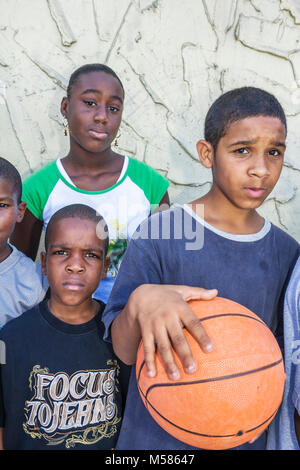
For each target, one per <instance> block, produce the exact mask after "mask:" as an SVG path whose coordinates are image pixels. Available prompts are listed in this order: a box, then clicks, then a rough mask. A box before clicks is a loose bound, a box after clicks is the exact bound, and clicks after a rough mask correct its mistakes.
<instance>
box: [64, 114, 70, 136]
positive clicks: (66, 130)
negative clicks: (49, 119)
mask: <svg viewBox="0 0 300 470" xmlns="http://www.w3.org/2000/svg"><path fill="white" fill-rule="evenodd" d="M63 128H64V131H63V132H64V136H65V137H66V136H67V135H68V128H69V125H68V121H67V119H66V118H65V117H64V118H63Z"/></svg>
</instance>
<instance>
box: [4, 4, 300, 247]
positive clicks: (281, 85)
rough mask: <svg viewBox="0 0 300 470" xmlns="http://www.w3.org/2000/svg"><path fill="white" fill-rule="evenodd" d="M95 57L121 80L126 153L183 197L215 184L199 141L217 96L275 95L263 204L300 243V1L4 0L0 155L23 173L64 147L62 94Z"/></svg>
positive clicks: (123, 148)
mask: <svg viewBox="0 0 300 470" xmlns="http://www.w3.org/2000/svg"><path fill="white" fill-rule="evenodd" d="M74 5H76V7H74ZM88 62H103V63H106V64H108V65H109V66H111V67H112V68H113V69H114V70H115V71H116V72H117V73H118V74H119V75H120V78H121V80H122V81H123V84H124V87H125V90H126V100H125V110H124V114H123V122H122V126H121V137H120V139H119V149H120V151H121V152H123V153H127V154H129V155H134V156H136V158H138V159H139V160H143V161H145V162H147V163H148V164H150V165H152V166H153V167H154V168H156V169H157V170H158V171H160V172H161V173H162V174H164V175H166V176H167V177H168V178H169V180H170V181H171V188H170V195H171V199H172V201H174V202H179V203H182V202H186V201H189V200H191V199H195V198H196V197H199V196H200V195H202V194H204V193H205V192H206V191H207V190H208V189H209V187H210V181H211V175H210V171H208V170H206V169H204V168H203V167H202V166H201V165H200V163H199V162H198V158H197V153H196V147H195V144H196V142H197V140H198V139H199V138H202V137H203V121H204V117H205V114H206V112H207V110H208V107H209V106H210V105H211V103H212V102H213V101H214V100H215V99H216V98H217V97H218V96H219V95H220V94H221V93H223V92H225V91H228V90H229V89H232V88H235V87H238V86H244V85H254V86H258V87H261V88H264V89H265V90H267V91H270V92H271V93H273V94H275V95H276V96H277V97H278V99H279V101H280V102H281V104H282V105H283V107H284V109H285V112H286V114H287V118H288V140H287V143H288V147H287V152H286V160H285V165H284V169H283V172H282V176H281V178H280V181H279V183H278V184H277V186H276V187H275V189H274V191H273V192H272V194H271V195H270V197H269V198H268V200H267V201H265V203H264V204H263V206H262V208H261V213H262V214H263V215H264V216H266V217H268V218H269V219H270V220H271V221H272V222H274V223H275V224H277V225H279V226H280V227H281V228H283V229H284V230H287V231H288V232H289V233H290V234H291V235H292V236H294V237H295V238H297V239H298V240H299V241H300V224H299V215H300V156H299V153H300V132H299V129H300V2H299V0H155V1H150V0H109V1H108V0H63V1H62V0H26V1H24V0H0V125H1V132H0V155H1V156H3V157H5V158H7V159H9V160H10V161H11V162H12V163H14V164H15V165H16V166H17V167H18V169H19V170H20V172H21V174H22V176H23V177H24V178H25V177H26V176H28V175H29V174H30V173H31V172H33V171H35V170H37V169H38V168H40V167H41V166H42V165H44V164H45V163H46V162H48V161H50V160H52V159H54V158H57V157H58V156H63V155H64V154H65V152H66V150H67V139H66V138H65V137H64V136H63V132H62V119H61V115H60V111H59V108H60V101H61V98H62V97H63V96H64V94H65V89H66V84H67V80H68V77H69V75H70V73H71V72H72V71H73V70H74V69H75V68H77V67H78V66H80V65H82V64H83V63H88Z"/></svg>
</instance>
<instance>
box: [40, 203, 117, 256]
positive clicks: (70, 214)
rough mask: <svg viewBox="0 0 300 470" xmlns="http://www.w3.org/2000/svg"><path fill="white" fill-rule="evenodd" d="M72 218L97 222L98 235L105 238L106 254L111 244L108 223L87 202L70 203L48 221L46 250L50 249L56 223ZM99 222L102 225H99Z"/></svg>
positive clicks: (102, 238)
mask: <svg viewBox="0 0 300 470" xmlns="http://www.w3.org/2000/svg"><path fill="white" fill-rule="evenodd" d="M70 218H79V219H82V220H91V221H92V222H95V225H97V235H98V236H99V238H100V239H101V240H103V247H104V253H105V256H106V254H107V251H108V245H109V235H108V227H107V224H106V222H105V220H104V218H103V217H102V215H100V214H98V213H97V211H96V210H95V209H92V208H91V207H90V206H86V205H85V204H70V205H69V206H65V207H63V208H62V209H59V210H58V211H57V212H55V213H54V214H53V215H52V217H51V218H50V220H49V222H48V225H47V229H46V234H45V249H46V251H47V250H48V246H49V241H50V238H51V234H52V231H53V227H54V226H55V224H56V223H57V222H58V221H60V220H63V219H70ZM99 223H100V224H101V225H98V224H99ZM100 232H101V233H100ZM100 235H101V236H100Z"/></svg>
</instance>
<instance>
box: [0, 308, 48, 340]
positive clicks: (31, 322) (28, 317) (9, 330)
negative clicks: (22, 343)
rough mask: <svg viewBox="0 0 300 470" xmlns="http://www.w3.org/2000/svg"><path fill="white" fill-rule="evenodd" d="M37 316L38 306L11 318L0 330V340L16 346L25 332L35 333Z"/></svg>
mask: <svg viewBox="0 0 300 470" xmlns="http://www.w3.org/2000/svg"><path fill="white" fill-rule="evenodd" d="M38 314H39V304H38V305H35V306H34V307H32V308H31V309H29V310H26V312H24V313H22V314H21V315H20V316H18V317H17V318H13V319H12V320H10V321H9V322H8V323H6V325H4V326H3V328H1V330H0V338H1V340H3V341H7V342H8V341H10V339H12V343H13V344H16V343H17V339H18V338H19V337H25V335H26V332H27V331H29V332H33V331H36V329H35V327H36V326H37V324H38V322H37V315H38ZM18 346H19V344H18Z"/></svg>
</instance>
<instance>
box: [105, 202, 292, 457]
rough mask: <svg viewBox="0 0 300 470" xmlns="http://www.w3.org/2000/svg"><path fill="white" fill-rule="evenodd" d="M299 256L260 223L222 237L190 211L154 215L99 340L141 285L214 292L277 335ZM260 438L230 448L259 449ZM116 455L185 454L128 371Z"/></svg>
mask: <svg viewBox="0 0 300 470" xmlns="http://www.w3.org/2000/svg"><path fill="white" fill-rule="evenodd" d="M298 256H299V244H298V243H297V241H296V240H294V239H293V238H292V237H290V236H289V235H288V234H287V233H285V232H283V231H282V230H280V229H279V228H278V227H275V226H274V225H272V224H271V223H270V222H268V221H265V224H264V226H263V228H262V229H261V230H260V231H259V232H258V233H254V234H249V235H234V234H230V233H225V232H222V231H221V230H218V229H216V228H215V227H212V226H211V225H209V224H207V223H206V222H204V220H203V219H200V218H199V217H197V216H196V215H195V214H194V212H193V211H191V209H190V208H189V206H186V207H185V210H184V209H183V208H181V207H176V208H175V209H174V210H170V211H164V212H161V213H160V214H155V215H154V216H152V217H151V218H150V219H148V221H145V222H144V223H143V224H142V226H141V227H140V228H139V230H138V231H137V232H136V234H135V235H134V236H133V238H132V240H131V242H130V244H129V247H128V249H127V251H126V254H125V258H124V260H123V261H122V264H121V267H120V271H119V274H118V277H117V280H116V282H115V285H114V287H113V290H112V293H111V295H110V298H109V301H108V304H107V306H106V309H105V311H104V313H103V318H102V319H103V322H104V324H105V326H106V335H107V336H106V338H107V339H108V338H109V331H110V330H109V327H110V325H111V323H112V321H113V319H114V318H115V317H116V315H117V314H118V313H119V312H120V311H121V310H122V309H123V308H124V306H125V304H126V302H127V300H128V298H129V296H130V294H131V292H132V291H133V290H134V289H135V288H136V287H138V286H139V285H140V284H181V285H183V284H185V285H190V286H198V287H204V288H206V289H212V288H216V289H218V293H219V296H220V297H226V298H229V299H231V300H233V301H235V302H239V303H241V304H242V305H244V306H245V307H247V308H249V309H250V310H252V311H253V312H254V313H256V314H257V315H258V316H259V317H260V318H262V320H263V321H264V322H265V323H266V324H267V325H268V326H269V327H270V328H271V330H272V331H273V332H274V333H275V334H276V336H280V335H281V334H282V306H283V296H284V290H285V286H286V283H287V280H288V278H289V276H290V274H291V272H292V269H293V267H294V265H295V263H296V260H297V258H298ZM265 439H266V433H264V435H263V436H261V438H260V439H258V440H257V441H256V442H255V443H254V444H252V445H249V444H244V445H243V446H240V447H237V448H236V449H241V448H242V449H247V448H249V449H264V448H265ZM116 448H117V449H120V450H126V449H130V450H134V449H150V450H153V449H162V450H167V449H170V450H180V449H182V450H186V449H191V447H189V446H188V445H186V444H184V443H183V442H180V441H178V440H177V439H175V438H173V437H172V436H170V435H169V434H167V433H166V432H165V431H164V430H163V429H162V428H160V427H159V425H158V424H157V423H156V422H155V421H154V419H153V418H152V417H151V416H150V414H149V413H148V411H147V409H146V407H145V406H144V405H143V402H142V400H141V398H140V396H139V392H138V389H137V383H136V377H135V368H134V367H133V368H132V373H131V377H130V383H129V390H128V395H127V401H126V408H125V414H124V418H123V424H122V428H121V433H120V437H119V440H118V444H117V447H116Z"/></svg>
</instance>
